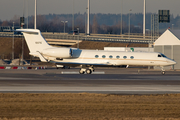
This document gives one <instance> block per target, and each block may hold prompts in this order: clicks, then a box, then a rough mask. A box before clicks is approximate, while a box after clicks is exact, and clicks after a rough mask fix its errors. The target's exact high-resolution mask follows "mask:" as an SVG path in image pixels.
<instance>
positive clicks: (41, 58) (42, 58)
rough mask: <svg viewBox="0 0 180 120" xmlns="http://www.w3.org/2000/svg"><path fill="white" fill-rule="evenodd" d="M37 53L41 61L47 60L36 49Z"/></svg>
mask: <svg viewBox="0 0 180 120" xmlns="http://www.w3.org/2000/svg"><path fill="white" fill-rule="evenodd" d="M37 55H38V57H39V58H40V60H41V62H47V60H46V59H45V58H44V56H43V55H42V54H41V53H40V52H39V51H37Z"/></svg>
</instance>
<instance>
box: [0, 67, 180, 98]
mask: <svg viewBox="0 0 180 120" xmlns="http://www.w3.org/2000/svg"><path fill="white" fill-rule="evenodd" d="M78 70H79V69H60V70H56V69H50V70H49V69H47V70H0V92H1V93H82V92H88V93H106V94H164V93H180V71H167V72H166V74H165V75H161V74H160V71H153V70H142V69H120V68H113V69H112V68H105V69H96V73H97V74H91V75H89V74H84V75H81V74H75V73H77V72H78ZM64 73H67V74H64ZM71 73H72V74H71Z"/></svg>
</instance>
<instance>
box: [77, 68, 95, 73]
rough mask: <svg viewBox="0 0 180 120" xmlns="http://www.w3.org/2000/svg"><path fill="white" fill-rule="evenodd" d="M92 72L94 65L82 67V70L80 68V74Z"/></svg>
mask: <svg viewBox="0 0 180 120" xmlns="http://www.w3.org/2000/svg"><path fill="white" fill-rule="evenodd" d="M92 72H94V67H93V66H90V67H89V68H87V69H86V68H84V67H82V68H81V69H80V70H79V73H80V74H85V73H86V74H91V73H92Z"/></svg>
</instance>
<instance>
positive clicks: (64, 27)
mask: <svg viewBox="0 0 180 120" xmlns="http://www.w3.org/2000/svg"><path fill="white" fill-rule="evenodd" d="M61 22H62V23H64V33H65V25H66V23H67V22H68V21H61Z"/></svg>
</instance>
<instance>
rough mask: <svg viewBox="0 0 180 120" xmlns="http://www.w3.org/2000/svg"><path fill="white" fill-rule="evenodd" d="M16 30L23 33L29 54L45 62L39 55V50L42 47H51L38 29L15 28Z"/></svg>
mask: <svg viewBox="0 0 180 120" xmlns="http://www.w3.org/2000/svg"><path fill="white" fill-rule="evenodd" d="M16 31H20V32H22V33H23V35H24V37H25V40H26V43H27V45H28V48H29V51H30V53H29V54H30V55H33V56H36V57H39V58H40V59H41V61H43V62H47V60H46V59H44V57H43V56H42V55H41V52H42V51H43V50H44V49H48V48H51V47H52V46H50V45H49V44H48V43H47V41H46V40H45V39H44V38H43V36H42V35H41V32H40V30H37V29H17V30H16Z"/></svg>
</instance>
